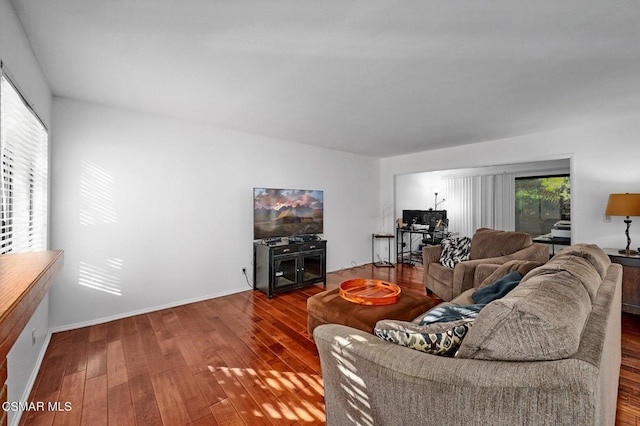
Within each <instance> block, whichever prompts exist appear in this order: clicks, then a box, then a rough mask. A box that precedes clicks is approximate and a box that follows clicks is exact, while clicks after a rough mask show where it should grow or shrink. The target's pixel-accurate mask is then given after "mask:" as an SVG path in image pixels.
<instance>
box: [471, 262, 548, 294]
mask: <svg viewBox="0 0 640 426" xmlns="http://www.w3.org/2000/svg"><path fill="white" fill-rule="evenodd" d="M540 265H542V264H541V263H538V262H533V261H530V260H510V261H508V262H507V263H503V264H502V265H500V266H498V267H497V268H496V270H495V271H493V272H492V273H491V274H489V276H488V277H487V278H485V279H484V280H482V282H481V283H480V284H479V285H478V288H483V287H486V286H488V285H489V284H493V283H494V282H496V281H497V280H499V279H500V278H502V277H504V276H505V275H507V274H508V273H510V272H513V271H518V272H520V273H521V274H522V276H525V275H527V274H528V273H529V271H531V270H532V269H534V268H537V267H538V266H540Z"/></svg>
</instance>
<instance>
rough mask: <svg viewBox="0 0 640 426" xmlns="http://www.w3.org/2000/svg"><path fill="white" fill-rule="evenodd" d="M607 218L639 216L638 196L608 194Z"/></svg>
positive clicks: (639, 195)
mask: <svg viewBox="0 0 640 426" xmlns="http://www.w3.org/2000/svg"><path fill="white" fill-rule="evenodd" d="M604 214H606V215H607V216H640V194H629V193H626V194H610V195H609V201H608V202H607V210H606V211H605V212H604Z"/></svg>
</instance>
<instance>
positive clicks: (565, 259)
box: [524, 254, 602, 302]
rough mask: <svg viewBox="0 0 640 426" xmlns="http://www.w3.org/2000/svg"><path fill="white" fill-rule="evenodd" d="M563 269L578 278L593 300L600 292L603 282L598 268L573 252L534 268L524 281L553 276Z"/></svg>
mask: <svg viewBox="0 0 640 426" xmlns="http://www.w3.org/2000/svg"><path fill="white" fill-rule="evenodd" d="M563 271H564V272H566V273H567V274H570V275H571V276H572V277H574V278H576V279H577V280H578V281H579V282H580V283H581V284H582V286H583V287H584V289H585V290H586V291H587V293H588V294H589V298H590V300H591V302H593V300H594V299H595V297H596V293H597V292H598V288H599V287H600V284H601V283H602V279H601V278H600V274H598V271H596V268H594V267H593V265H592V264H591V263H589V262H588V261H587V260H585V259H584V258H582V257H576V256H574V255H572V254H567V255H564V256H560V257H554V258H553V259H551V260H550V261H549V262H548V263H546V264H544V265H542V266H540V267H539V268H536V269H534V270H532V271H531V272H530V273H529V274H528V275H527V277H526V279H525V280H524V281H527V280H529V279H532V278H533V277H538V276H541V277H542V276H550V277H552V276H554V275H555V274H557V273H559V272H563Z"/></svg>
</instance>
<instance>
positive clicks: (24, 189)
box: [0, 70, 48, 254]
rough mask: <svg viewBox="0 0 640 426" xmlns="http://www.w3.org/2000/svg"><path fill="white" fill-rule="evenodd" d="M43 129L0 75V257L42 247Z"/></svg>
mask: <svg viewBox="0 0 640 426" xmlns="http://www.w3.org/2000/svg"><path fill="white" fill-rule="evenodd" d="M47 144H48V135H47V129H46V128H45V126H44V125H43V124H42V122H41V121H40V120H39V119H38V117H37V115H36V114H35V113H34V112H33V110H32V109H31V108H30V107H29V105H28V104H27V102H26V101H25V100H24V98H23V97H22V96H21V95H20V93H19V92H18V90H17V89H16V87H15V86H14V85H13V84H12V83H11V81H10V80H9V78H8V77H7V75H6V73H5V72H4V70H2V71H1V72H0V157H1V160H2V166H1V168H0V183H1V185H2V187H1V188H0V254H4V253H8V252H14V253H20V252H28V251H36V250H45V249H46V245H47V175H48V155H47V152H48V148H47Z"/></svg>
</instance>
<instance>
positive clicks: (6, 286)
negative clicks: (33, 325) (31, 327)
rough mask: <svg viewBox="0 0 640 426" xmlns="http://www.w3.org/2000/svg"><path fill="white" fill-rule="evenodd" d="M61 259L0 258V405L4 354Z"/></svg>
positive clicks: (50, 254)
mask: <svg viewBox="0 0 640 426" xmlns="http://www.w3.org/2000/svg"><path fill="white" fill-rule="evenodd" d="M63 257H64V255H63V252H62V250H55V251H41V252H32V253H20V254H3V255H0V364H2V373H0V374H2V377H1V378H3V379H4V380H2V381H1V382H0V383H2V384H3V385H4V386H3V388H2V393H1V395H2V397H1V398H0V401H1V402H6V398H7V389H6V378H7V374H6V357H7V354H8V353H9V351H10V350H11V347H12V346H13V344H14V343H15V342H16V340H17V339H18V336H20V333H22V330H23V329H24V327H25V325H27V322H29V319H31V316H32V315H33V313H34V312H35V310H36V309H37V308H38V305H40V302H41V301H42V299H43V298H44V296H45V294H47V291H49V288H51V284H52V283H53V279H54V278H55V276H56V274H57V273H58V271H59V270H60V268H62V264H63ZM4 414H5V416H6V413H4ZM3 421H6V417H5V420H3Z"/></svg>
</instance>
